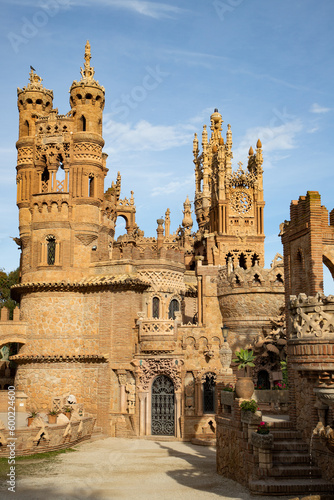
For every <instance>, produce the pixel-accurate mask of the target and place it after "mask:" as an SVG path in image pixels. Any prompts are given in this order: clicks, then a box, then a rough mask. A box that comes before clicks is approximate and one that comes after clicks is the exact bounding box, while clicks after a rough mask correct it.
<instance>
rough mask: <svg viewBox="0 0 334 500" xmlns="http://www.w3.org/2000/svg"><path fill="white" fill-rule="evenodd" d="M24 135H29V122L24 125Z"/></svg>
mask: <svg viewBox="0 0 334 500" xmlns="http://www.w3.org/2000/svg"><path fill="white" fill-rule="evenodd" d="M23 135H29V122H28V120H26V121H25V122H24V124H23Z"/></svg>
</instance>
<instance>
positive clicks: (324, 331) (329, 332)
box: [289, 293, 334, 338]
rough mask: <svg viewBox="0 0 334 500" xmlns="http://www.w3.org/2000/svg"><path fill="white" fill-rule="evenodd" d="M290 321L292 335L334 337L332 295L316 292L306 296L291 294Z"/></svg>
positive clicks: (333, 300)
mask: <svg viewBox="0 0 334 500" xmlns="http://www.w3.org/2000/svg"><path fill="white" fill-rule="evenodd" d="M289 308H290V312H291V322H292V328H293V334H292V336H293V337H297V338H305V337H308V338H311V337H322V338H334V296H333V295H329V296H328V297H325V296H324V295H323V294H322V293H317V294H316V295H315V296H314V297H307V296H306V295H305V294H304V293H301V294H299V295H298V297H296V296H291V300H290V307H289Z"/></svg>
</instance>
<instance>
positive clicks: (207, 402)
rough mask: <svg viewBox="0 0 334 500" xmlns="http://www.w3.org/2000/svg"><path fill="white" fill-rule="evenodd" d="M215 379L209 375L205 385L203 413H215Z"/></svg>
mask: <svg viewBox="0 0 334 500" xmlns="http://www.w3.org/2000/svg"><path fill="white" fill-rule="evenodd" d="M215 386H216V382H215V378H214V376H213V375H211V374H208V375H206V377H205V381H204V383H203V413H215Z"/></svg>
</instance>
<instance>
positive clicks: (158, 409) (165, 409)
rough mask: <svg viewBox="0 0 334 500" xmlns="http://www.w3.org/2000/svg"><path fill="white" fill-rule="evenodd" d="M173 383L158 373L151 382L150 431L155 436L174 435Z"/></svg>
mask: <svg viewBox="0 0 334 500" xmlns="http://www.w3.org/2000/svg"><path fill="white" fill-rule="evenodd" d="M174 399H175V398H174V384H173V382H172V380H171V379H170V378H169V377H167V376H166V375H159V376H158V377H157V378H156V379H155V380H154V382H153V384H152V413H151V418H152V421H151V422H152V424H151V433H152V435H154V436H156V435H159V436H174V434H175V416H174V414H175V402H174Z"/></svg>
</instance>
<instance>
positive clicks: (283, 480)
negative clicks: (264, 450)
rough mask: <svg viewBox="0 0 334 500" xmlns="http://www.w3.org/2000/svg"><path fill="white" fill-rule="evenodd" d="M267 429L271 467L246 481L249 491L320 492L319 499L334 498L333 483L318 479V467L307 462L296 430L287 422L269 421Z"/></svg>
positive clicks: (266, 492) (271, 493)
mask: <svg viewBox="0 0 334 500" xmlns="http://www.w3.org/2000/svg"><path fill="white" fill-rule="evenodd" d="M270 431H271V432H272V434H273V436H274V443H273V448H272V458H273V467H272V468H270V469H262V470H260V472H259V476H258V479H256V480H253V481H250V483H249V488H250V491H251V493H255V494H257V495H265V494H266V495H269V496H270V495H303V496H305V495H307V494H321V499H322V500H324V499H325V498H326V499H328V500H329V499H331V498H332V499H334V484H333V483H331V482H329V481H326V480H325V479H322V472H321V469H320V468H319V467H317V466H316V465H311V463H310V453H309V447H308V445H307V443H305V442H304V441H302V439H301V436H300V433H299V432H297V431H296V430H294V429H292V428H291V424H290V422H287V421H283V422H273V423H271V425H270ZM324 493H325V494H326V495H325V497H324V496H323V494H324ZM327 494H329V496H328V495H327ZM330 494H332V495H333V496H332V495H330Z"/></svg>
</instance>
